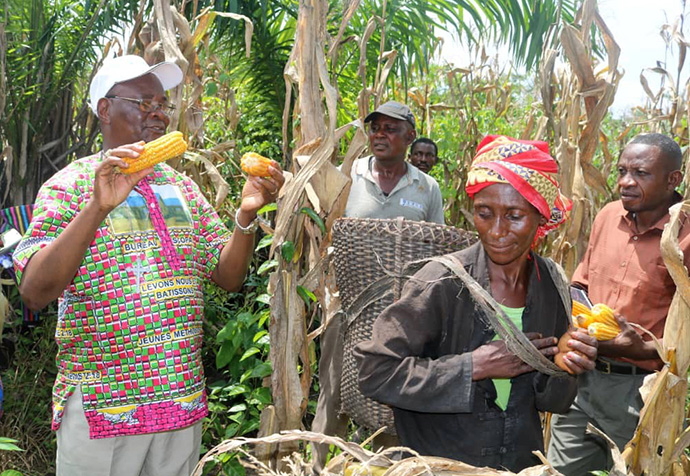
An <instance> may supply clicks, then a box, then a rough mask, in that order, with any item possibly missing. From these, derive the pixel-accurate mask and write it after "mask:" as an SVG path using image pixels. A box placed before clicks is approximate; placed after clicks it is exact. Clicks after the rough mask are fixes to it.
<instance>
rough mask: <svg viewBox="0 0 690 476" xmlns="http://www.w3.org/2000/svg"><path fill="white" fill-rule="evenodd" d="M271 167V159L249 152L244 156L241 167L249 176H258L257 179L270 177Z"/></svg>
mask: <svg viewBox="0 0 690 476" xmlns="http://www.w3.org/2000/svg"><path fill="white" fill-rule="evenodd" d="M269 165H271V159H267V158H266V157H264V156H263V155H259V154H257V153H256V152H247V153H246V154H244V155H243V156H242V160H241V161H240V167H242V170H244V171H245V172H246V173H248V174H249V175H256V176H257V177H268V176H269V175H270V174H269V173H268V166H269Z"/></svg>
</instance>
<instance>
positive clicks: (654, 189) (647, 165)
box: [618, 144, 678, 212]
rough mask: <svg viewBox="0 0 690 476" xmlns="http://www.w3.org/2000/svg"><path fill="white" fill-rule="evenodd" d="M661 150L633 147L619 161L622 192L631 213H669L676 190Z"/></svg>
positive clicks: (621, 194)
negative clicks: (670, 202)
mask: <svg viewBox="0 0 690 476" xmlns="http://www.w3.org/2000/svg"><path fill="white" fill-rule="evenodd" d="M671 172H673V171H671V170H668V166H667V165H666V162H665V160H664V159H663V157H661V151H660V150H659V148H658V147H655V146H652V145H647V144H630V145H628V146H627V147H626V148H625V149H624V150H623V153H622V154H621V157H620V159H619V160H618V192H619V193H620V197H621V202H622V203H623V208H625V209H626V210H627V211H629V212H645V211H655V210H659V211H660V210H661V209H662V208H663V209H664V210H665V209H666V208H667V207H668V203H669V200H670V198H671V196H672V195H673V191H674V189H675V187H676V186H677V185H678V184H676V183H674V180H673V178H672V177H671Z"/></svg>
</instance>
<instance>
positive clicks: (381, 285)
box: [345, 276, 395, 329]
mask: <svg viewBox="0 0 690 476" xmlns="http://www.w3.org/2000/svg"><path fill="white" fill-rule="evenodd" d="M394 284H395V278H394V277H393V276H384V277H382V278H379V279H377V280H376V281H374V282H373V283H371V284H370V285H369V286H367V287H366V288H364V289H363V290H362V292H361V293H359V294H358V295H357V297H356V298H355V300H354V301H352V304H350V305H349V306H348V308H347V309H345V315H346V320H345V322H346V324H347V326H346V329H347V328H349V327H350V326H351V325H352V324H354V322H355V321H356V320H357V319H358V318H359V316H361V315H362V312H363V311H364V310H365V309H366V308H367V307H368V306H369V305H371V304H373V303H375V302H376V301H379V300H380V299H383V298H384V297H386V296H388V295H390V294H393V285H394Z"/></svg>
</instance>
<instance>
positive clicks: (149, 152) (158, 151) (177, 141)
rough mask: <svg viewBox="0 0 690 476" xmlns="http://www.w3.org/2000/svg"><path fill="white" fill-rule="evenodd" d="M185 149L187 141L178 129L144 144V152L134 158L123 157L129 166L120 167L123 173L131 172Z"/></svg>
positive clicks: (174, 155) (180, 152) (171, 156)
mask: <svg viewBox="0 0 690 476" xmlns="http://www.w3.org/2000/svg"><path fill="white" fill-rule="evenodd" d="M186 150H187V143H186V142H185V141H184V139H183V138H182V133H181V132H180V131H174V132H169V133H168V134H165V135H164V136H161V137H159V138H158V139H154V140H152V141H151V142H147V143H146V144H144V152H142V153H141V155H140V156H139V157H137V158H136V159H132V158H129V157H126V158H123V160H124V161H125V162H127V163H128V164H129V167H127V168H126V169H122V173H124V174H133V173H135V172H139V171H140V170H144V169H145V168H147V167H151V166H153V165H155V164H157V163H159V162H163V161H166V160H168V159H172V158H173V157H176V156H178V155H180V154H183V153H184V152H185V151H186Z"/></svg>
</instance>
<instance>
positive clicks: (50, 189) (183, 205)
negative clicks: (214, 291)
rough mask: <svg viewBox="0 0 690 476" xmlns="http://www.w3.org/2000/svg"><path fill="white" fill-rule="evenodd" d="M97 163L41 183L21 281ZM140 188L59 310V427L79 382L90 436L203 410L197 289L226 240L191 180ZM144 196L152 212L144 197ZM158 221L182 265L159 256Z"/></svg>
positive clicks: (78, 201) (19, 263)
mask: <svg viewBox="0 0 690 476" xmlns="http://www.w3.org/2000/svg"><path fill="white" fill-rule="evenodd" d="M99 161H100V159H99V157H98V156H91V157H87V158H84V159H81V160H78V161H76V162H74V163H72V164H70V165H69V166H67V167H66V168H64V169H63V170H61V171H60V172H58V173H57V174H55V176H53V177H52V178H51V179H50V180H48V181H47V182H46V183H45V184H44V185H43V187H42V188H41V190H40V191H39V194H38V197H37V200H36V206H35V211H34V217H33V220H32V222H31V225H30V226H29V229H28V230H27V232H26V234H25V235H24V238H23V240H22V241H21V242H20V243H19V245H18V246H17V249H16V251H15V253H14V256H13V259H14V262H15V268H16V271H17V279H18V280H21V278H22V273H23V271H24V268H25V267H26V265H27V263H28V261H29V259H30V258H31V256H33V254H34V253H36V252H37V251H38V250H40V249H41V248H43V247H45V246H49V245H50V244H51V243H52V242H53V241H54V240H55V239H56V238H57V237H58V236H59V235H60V233H61V232H62V231H63V230H64V229H65V228H66V226H67V225H68V224H69V223H70V222H71V221H72V220H73V219H74V217H75V216H76V215H77V214H78V213H79V211H80V210H81V209H82V208H83V207H84V206H85V205H86V203H87V202H88V200H89V198H90V197H91V195H92V193H93V182H94V171H95V168H96V166H97V165H98V164H99ZM144 180H145V181H146V182H148V184H149V185H150V187H143V188H145V189H146V190H142V187H141V185H142V184H141V183H140V185H138V186H137V187H135V189H134V190H133V191H132V192H131V193H130V195H129V196H128V197H127V199H126V200H125V201H124V202H123V203H122V204H120V205H119V206H118V207H117V208H115V209H114V210H113V211H112V212H111V213H110V214H109V215H108V217H107V218H106V220H105V221H104V222H103V223H102V224H101V225H100V227H99V229H98V231H97V232H96V235H95V237H94V240H93V241H92V242H91V245H90V246H89V248H88V250H87V251H86V254H85V256H84V261H83V262H82V263H81V265H80V267H79V269H78V270H77V273H76V275H75V277H74V280H73V281H72V282H71V283H70V285H69V286H68V287H67V289H65V291H64V292H63V294H62V296H61V298H60V299H59V301H58V304H59V307H58V321H57V326H56V331H55V339H56V341H57V344H58V355H57V358H56V361H57V367H58V375H57V378H56V380H55V385H54V387H53V429H55V430H57V429H58V428H59V426H60V422H61V419H62V414H63V409H64V406H65V404H66V401H67V398H68V397H69V396H70V395H72V393H73V392H74V391H75V389H76V387H77V385H79V386H80V388H81V392H82V401H83V406H84V412H85V414H86V419H87V420H88V423H89V428H90V437H91V438H105V437H111V436H123V435H134V434H142V433H153V432H160V431H169V430H174V429H177V428H183V427H185V426H189V425H191V424H193V423H195V422H197V421H198V420H200V419H201V418H203V417H204V416H206V414H207V413H208V409H207V404H206V394H205V391H204V384H205V380H204V372H203V368H202V362H201V340H202V327H201V325H202V319H203V315H204V314H203V311H204V300H203V293H202V282H203V280H204V279H205V278H208V277H210V275H211V273H212V272H213V270H214V268H215V266H216V264H217V263H218V259H219V256H220V251H221V249H222V248H223V245H224V244H225V242H226V241H227V240H228V239H229V236H230V233H229V231H228V229H227V228H226V227H225V225H224V224H223V222H222V221H221V220H220V218H219V216H218V214H217V213H216V211H215V210H214V209H213V207H212V206H211V205H210V204H209V203H208V201H207V200H206V199H205V198H204V196H203V195H202V194H201V192H200V191H199V189H198V187H197V186H196V184H194V182H193V181H192V180H190V179H189V178H188V177H186V176H184V175H182V174H180V173H178V172H176V171H175V170H173V169H172V168H171V167H169V166H168V165H166V164H158V165H156V166H155V168H154V172H153V173H152V174H149V176H147V177H146V179H144ZM142 182H143V181H142ZM151 190H153V193H154V194H155V197H156V198H157V205H155V204H154V205H152V204H151V203H147V201H146V200H145V198H144V197H145V196H149V197H151V196H152V194H151V193H150V192H151ZM152 202H153V200H152ZM161 216H162V219H163V220H164V222H165V226H163V229H166V228H167V230H168V232H169V237H170V239H171V240H172V246H174V252H176V253H177V255H179V257H180V259H179V260H178V261H179V264H180V266H179V267H178V266H171V264H170V262H169V261H170V260H169V259H166V256H169V255H170V253H163V252H161V243H163V242H167V243H170V240H162V239H161V237H160V236H159V233H160V230H161V226H160V224H159V221H161ZM152 217H153V221H152ZM154 223H155V224H156V226H155V227H154ZM156 230H158V232H157V231H156ZM171 252H172V251H171ZM175 268H177V270H176V269H175Z"/></svg>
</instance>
